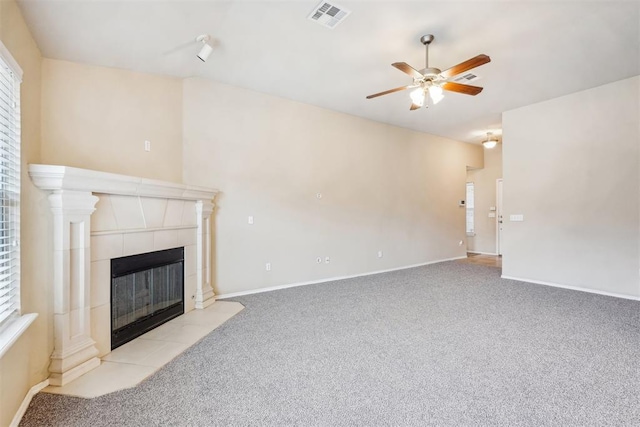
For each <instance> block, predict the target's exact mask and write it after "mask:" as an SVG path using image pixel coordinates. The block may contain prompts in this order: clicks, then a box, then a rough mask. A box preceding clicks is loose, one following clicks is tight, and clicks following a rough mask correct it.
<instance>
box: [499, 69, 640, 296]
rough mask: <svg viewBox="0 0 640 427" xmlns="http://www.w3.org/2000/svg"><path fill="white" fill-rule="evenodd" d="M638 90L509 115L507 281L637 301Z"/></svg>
mask: <svg viewBox="0 0 640 427" xmlns="http://www.w3.org/2000/svg"><path fill="white" fill-rule="evenodd" d="M639 91H640V77H634V78H631V79H626V80H622V81H618V82H615V83H611V84H608V85H605V86H601V87H597V88H594V89H589V90H586V91H583V92H578V93H574V94H572V95H568V96H564V97H561V98H556V99H553V100H550V101H546V102H542V103H539V104H535V105H530V106H528V107H523V108H520V109H517V110H513V111H507V112H505V113H504V114H503V118H502V124H503V131H504V133H503V141H504V147H503V155H504V198H503V200H504V213H505V218H506V219H507V220H506V221H505V224H504V236H503V242H504V248H503V249H504V250H503V254H504V260H503V274H504V275H505V276H511V277H518V278H524V279H528V280H537V281H544V282H551V283H555V284H560V285H568V286H576V287H581V288H587V289H593V290H599V291H605V292H611V293H616V294H621V295H627V296H635V297H637V296H640V286H639V283H640V282H639V276H638V271H639V270H638V268H639V267H640V262H639V255H640V254H639V250H638V243H639V231H640V228H639V221H638V218H639V216H638V215H639V208H638V205H639V195H640V187H639V184H640V183H639V173H640V168H639V158H638V156H639V154H640V151H639V146H640V134H639V132H640V110H639V106H640V93H639ZM510 214H523V215H524V222H510V221H508V218H509V215H510Z"/></svg>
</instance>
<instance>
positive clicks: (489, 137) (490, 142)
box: [482, 132, 498, 149]
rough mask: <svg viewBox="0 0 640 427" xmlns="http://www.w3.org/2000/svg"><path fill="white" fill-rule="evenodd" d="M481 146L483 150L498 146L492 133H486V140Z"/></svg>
mask: <svg viewBox="0 0 640 427" xmlns="http://www.w3.org/2000/svg"><path fill="white" fill-rule="evenodd" d="M482 145H484V148H489V149H491V148H493V147H495V146H496V145H498V140H497V139H494V136H493V133H491V132H487V139H486V140H484V141H482Z"/></svg>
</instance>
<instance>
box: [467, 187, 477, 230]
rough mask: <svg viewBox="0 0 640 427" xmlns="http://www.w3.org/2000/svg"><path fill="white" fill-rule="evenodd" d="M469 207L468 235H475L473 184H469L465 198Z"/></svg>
mask: <svg viewBox="0 0 640 427" xmlns="http://www.w3.org/2000/svg"><path fill="white" fill-rule="evenodd" d="M465 199H466V203H465V205H466V206H467V234H469V235H473V233H475V230H474V227H473V204H474V201H473V182H467V196H466V197H465Z"/></svg>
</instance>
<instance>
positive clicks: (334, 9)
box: [308, 1, 351, 28]
mask: <svg viewBox="0 0 640 427" xmlns="http://www.w3.org/2000/svg"><path fill="white" fill-rule="evenodd" d="M350 13H351V11H349V10H347V9H345V8H344V7H342V6H336V5H335V4H333V3H327V2H326V1H323V2H320V4H319V5H318V6H316V7H315V9H313V12H311V14H310V15H309V17H308V19H310V20H312V21H315V22H317V23H318V24H320V25H322V26H324V27H327V28H335V27H336V25H338V24H339V23H341V22H342V21H344V19H345V18H346V17H347V16H349V14H350Z"/></svg>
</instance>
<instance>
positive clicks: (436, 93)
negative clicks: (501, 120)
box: [367, 34, 491, 110]
mask: <svg viewBox="0 0 640 427" xmlns="http://www.w3.org/2000/svg"><path fill="white" fill-rule="evenodd" d="M433 39H434V37H433V35H431V34H427V35H425V36H422V37H420V41H421V42H422V44H423V45H424V46H425V50H426V60H425V68H424V69H422V70H420V71H418V70H416V69H415V68H413V67H412V66H411V65H409V64H407V63H406V62H395V63H393V64H391V65H392V66H394V67H396V68H397V69H398V70H400V71H402V72H403V73H406V74H408V75H410V76H411V77H413V84H410V85H406V86H401V87H397V88H395V89H389V90H385V91H384V92H380V93H375V94H373V95H369V96H367V99H371V98H376V97H378V96H382V95H388V94H390V93H394V92H399V91H401V90H406V89H413V88H416V89H415V90H414V91H412V92H411V93H410V94H409V96H410V97H411V101H412V102H411V108H409V109H410V110H417V109H418V108H420V107H422V106H423V105H425V98H426V95H427V94H429V97H430V98H431V101H432V102H433V103H434V104H437V103H438V102H440V101H441V100H442V98H444V95H443V94H442V90H443V89H444V90H448V91H451V92H458V93H463V94H465V95H474V96H475V95H477V94H479V93H480V92H482V88H481V87H478V86H471V85H466V84H462V83H456V82H451V81H449V79H451V78H452V77H455V76H456V75H458V74H460V73H464V72H465V71H469V70H471V69H473V68H476V67H479V66H480V65H484V64H486V63H487V62H491V58H489V57H488V56H487V55H484V54H482V55H478V56H476V57H474V58H471V59H469V60H467V61H464V62H462V63H460V64H458V65H454V66H453V67H451V68H449V69H447V70H444V71H440V69H438V68H429V44H431V42H432V41H433Z"/></svg>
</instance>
